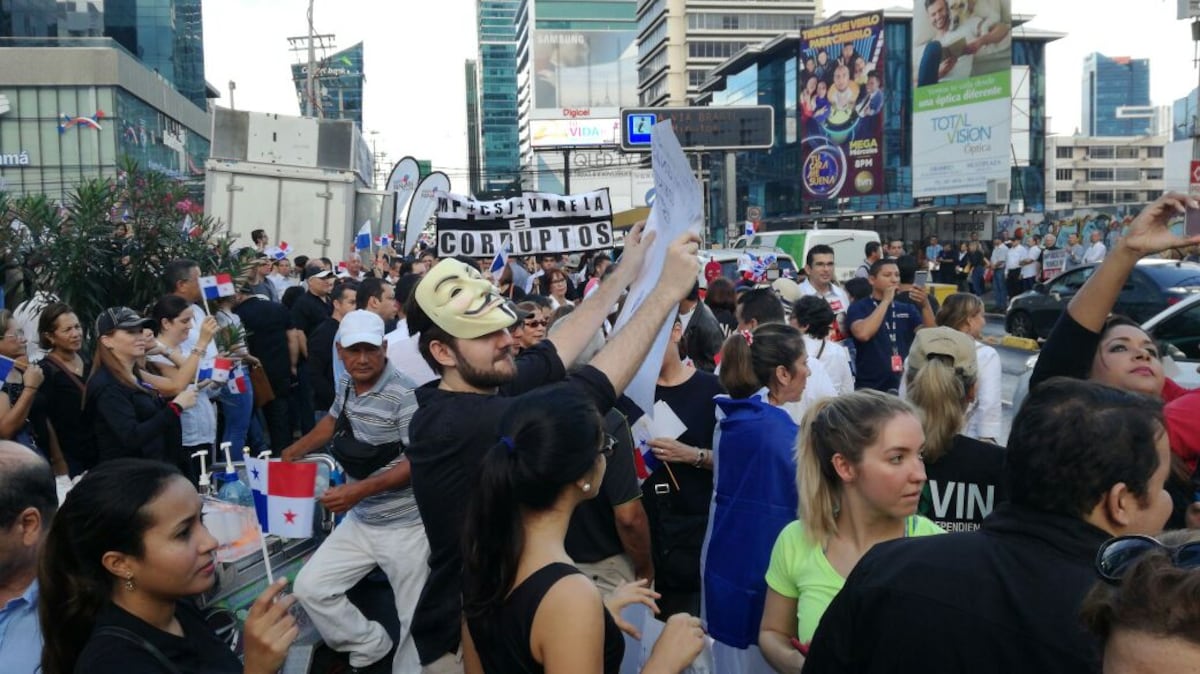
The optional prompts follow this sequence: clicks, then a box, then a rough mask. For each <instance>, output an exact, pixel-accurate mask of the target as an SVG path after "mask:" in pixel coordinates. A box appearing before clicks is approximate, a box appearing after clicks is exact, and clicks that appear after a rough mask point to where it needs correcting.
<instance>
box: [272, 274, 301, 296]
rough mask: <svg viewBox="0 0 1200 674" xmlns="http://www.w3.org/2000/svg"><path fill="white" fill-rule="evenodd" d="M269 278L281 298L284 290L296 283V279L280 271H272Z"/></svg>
mask: <svg viewBox="0 0 1200 674" xmlns="http://www.w3.org/2000/svg"><path fill="white" fill-rule="evenodd" d="M267 280H268V281H270V282H271V285H273V286H275V293H276V294H277V295H279V297H280V299H283V292H284V291H285V290H287V289H288V288H291V287H292V286H294V285H296V279H294V278H292V277H290V276H284V275H283V274H280V273H278V272H271V273H270V274H268V275H267Z"/></svg>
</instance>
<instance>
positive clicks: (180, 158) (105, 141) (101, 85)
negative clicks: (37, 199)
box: [0, 38, 211, 199]
mask: <svg viewBox="0 0 1200 674" xmlns="http://www.w3.org/2000/svg"><path fill="white" fill-rule="evenodd" d="M71 47H72V48H70V49H66V48H62V47H61V46H60V47H36V46H34V47H24V46H21V47H6V48H4V49H0V54H3V58H0V191H2V192H7V193H10V194H39V193H40V194H46V195H48V196H50V197H51V198H55V199H58V198H63V197H65V196H66V195H67V194H68V193H69V192H70V191H71V189H73V188H74V187H75V185H77V184H78V183H79V182H80V181H82V180H85V179H90V178H113V177H116V175H117V171H118V167H119V166H120V163H121V160H122V158H131V159H134V160H136V161H137V162H138V163H139V164H140V165H141V166H143V167H145V168H149V169H151V170H154V171H158V172H160V173H164V174H166V175H169V176H171V177H173V178H176V179H177V180H181V181H184V182H186V183H188V184H189V185H194V186H195V187H196V191H197V193H199V191H200V190H202V189H203V174H204V161H205V160H206V159H207V158H208V151H209V140H208V139H209V135H210V132H211V131H210V129H211V120H210V118H209V115H208V113H207V111H205V110H203V109H201V108H198V107H196V106H195V105H193V104H192V103H191V101H190V100H188V99H187V98H185V97H184V96H183V95H182V94H180V93H179V92H177V91H176V90H175V89H173V88H172V87H171V86H169V85H168V84H167V83H166V82H164V81H163V80H162V79H161V78H158V77H155V76H154V75H153V74H151V73H150V72H148V71H147V70H146V68H145V66H143V65H141V64H140V63H138V61H137V60H136V59H135V58H133V56H132V55H130V54H128V53H127V52H126V51H124V50H123V49H122V48H121V47H120V46H118V45H117V44H116V43H114V42H113V41H112V40H110V39H107V38H83V39H78V40H73V41H72V42H71ZM49 82H52V83H53V84H48V83H49ZM149 101H155V103H153V104H151V103H149Z"/></svg>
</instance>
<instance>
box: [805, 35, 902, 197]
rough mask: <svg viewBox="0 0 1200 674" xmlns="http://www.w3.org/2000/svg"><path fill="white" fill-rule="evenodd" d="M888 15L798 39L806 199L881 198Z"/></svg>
mask: <svg viewBox="0 0 1200 674" xmlns="http://www.w3.org/2000/svg"><path fill="white" fill-rule="evenodd" d="M883 53H884V50H883V12H872V13H870V14H861V15H859V16H854V17H850V18H848V19H839V20H837V21H828V22H825V23H822V24H820V25H817V26H813V27H812V28H806V29H804V30H803V31H802V32H801V34H800V60H801V63H803V64H804V65H803V70H802V71H801V74H800V82H799V84H800V124H801V128H802V132H801V133H802V143H801V154H800V166H801V171H800V183H801V184H802V185H803V186H804V198H806V199H838V198H841V197H853V196H862V195H866V194H881V193H882V192H883V191H884V189H883V188H884V185H883V102H884V81H883V71H884V68H883V58H884V56H883Z"/></svg>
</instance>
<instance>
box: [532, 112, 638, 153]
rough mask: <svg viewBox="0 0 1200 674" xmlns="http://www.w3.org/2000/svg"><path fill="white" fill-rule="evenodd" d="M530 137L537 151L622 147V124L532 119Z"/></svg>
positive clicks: (603, 119)
mask: <svg viewBox="0 0 1200 674" xmlns="http://www.w3.org/2000/svg"><path fill="white" fill-rule="evenodd" d="M529 134H530V143H531V145H532V146H533V148H534V149H538V148H545V147H588V146H596V145H618V144H620V142H621V120H620V119H618V118H616V117H599V118H583V119H531V120H529Z"/></svg>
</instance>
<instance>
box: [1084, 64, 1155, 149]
mask: <svg viewBox="0 0 1200 674" xmlns="http://www.w3.org/2000/svg"><path fill="white" fill-rule="evenodd" d="M1124 105H1137V106H1145V105H1150V61H1149V59H1131V58H1129V57H1115V58H1110V57H1108V56H1105V55H1103V54H1097V53H1094V54H1089V55H1088V56H1087V57H1085V58H1084V59H1083V124H1082V129H1081V130H1082V132H1083V135H1085V136H1145V135H1148V134H1150V133H1151V132H1152V126H1153V120H1150V119H1118V118H1117V108H1119V107H1121V106H1124Z"/></svg>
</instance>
